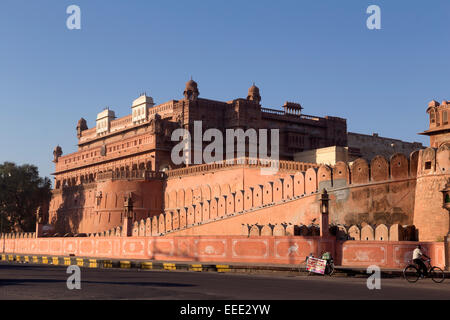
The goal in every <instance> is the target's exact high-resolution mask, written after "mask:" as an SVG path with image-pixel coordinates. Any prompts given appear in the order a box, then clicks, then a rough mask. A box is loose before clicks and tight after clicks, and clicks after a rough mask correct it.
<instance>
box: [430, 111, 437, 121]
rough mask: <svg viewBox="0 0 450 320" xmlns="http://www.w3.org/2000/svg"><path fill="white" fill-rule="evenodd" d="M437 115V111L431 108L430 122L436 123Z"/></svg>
mask: <svg viewBox="0 0 450 320" xmlns="http://www.w3.org/2000/svg"><path fill="white" fill-rule="evenodd" d="M435 117H436V115H435V113H434V111H433V110H431V112H430V123H435V122H436V118H435Z"/></svg>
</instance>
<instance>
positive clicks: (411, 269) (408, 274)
mask: <svg viewBox="0 0 450 320" xmlns="http://www.w3.org/2000/svg"><path fill="white" fill-rule="evenodd" d="M403 277H404V278H405V279H406V281H408V282H411V283H414V282H417V280H419V278H420V272H419V270H418V269H417V268H416V267H415V266H414V265H412V264H410V265H409V266H406V267H405V269H403Z"/></svg>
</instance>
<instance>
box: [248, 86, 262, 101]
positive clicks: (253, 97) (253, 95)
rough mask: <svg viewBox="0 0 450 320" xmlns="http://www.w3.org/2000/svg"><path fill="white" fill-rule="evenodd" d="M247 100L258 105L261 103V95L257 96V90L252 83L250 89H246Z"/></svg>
mask: <svg viewBox="0 0 450 320" xmlns="http://www.w3.org/2000/svg"><path fill="white" fill-rule="evenodd" d="M247 100H250V101H255V102H257V103H258V104H259V103H260V102H261V95H260V94H259V88H258V87H257V86H255V84H254V83H253V85H252V86H251V87H250V89H248V96H247Z"/></svg>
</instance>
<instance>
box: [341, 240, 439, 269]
mask: <svg viewBox="0 0 450 320" xmlns="http://www.w3.org/2000/svg"><path fill="white" fill-rule="evenodd" d="M417 244H418V242H410V241H391V242H387V241H344V242H342V241H338V242H337V243H336V262H337V264H340V265H342V266H370V265H377V266H379V267H381V268H404V267H405V265H406V264H408V262H409V261H410V260H412V253H413V250H414V249H415V248H416V246H417ZM420 244H421V246H422V247H423V249H422V250H423V252H424V253H425V254H426V255H428V256H429V257H430V258H431V263H432V264H433V265H435V266H439V267H441V268H444V267H445V246H444V242H420Z"/></svg>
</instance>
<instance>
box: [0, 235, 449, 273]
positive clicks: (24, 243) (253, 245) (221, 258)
mask: <svg viewBox="0 0 450 320" xmlns="http://www.w3.org/2000/svg"><path fill="white" fill-rule="evenodd" d="M3 241H4V253H9V254H30V255H31V254H36V255H59V256H63V255H64V256H68V255H70V254H73V255H75V256H80V257H96V258H111V259H145V260H162V261H200V262H229V263H231V262H243V263H246V262H249V263H270V264H300V263H303V262H304V261H305V258H306V256H308V255H309V254H310V253H313V254H314V255H315V256H318V255H319V254H321V253H322V252H324V251H330V252H332V254H333V256H334V257H335V261H336V264H337V265H342V266H355V267H365V266H369V265H378V266H380V267H382V268H403V267H404V266H405V265H406V264H407V262H408V261H409V260H411V258H412V251H413V250H414V248H415V246H416V245H417V243H416V242H386V241H335V239H334V238H332V237H330V238H321V237H297V236H296V237H274V236H261V237H245V236H201V237H194V236H186V237H113V238H97V237H96V238H38V239H4V240H3ZM421 244H422V246H423V247H424V251H425V252H426V253H427V254H428V255H429V256H430V257H431V258H432V262H433V265H437V266H440V267H444V266H445V247H444V243H443V242H423V243H421Z"/></svg>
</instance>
